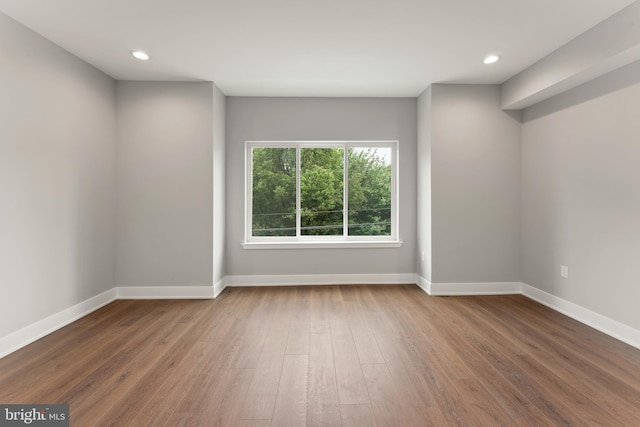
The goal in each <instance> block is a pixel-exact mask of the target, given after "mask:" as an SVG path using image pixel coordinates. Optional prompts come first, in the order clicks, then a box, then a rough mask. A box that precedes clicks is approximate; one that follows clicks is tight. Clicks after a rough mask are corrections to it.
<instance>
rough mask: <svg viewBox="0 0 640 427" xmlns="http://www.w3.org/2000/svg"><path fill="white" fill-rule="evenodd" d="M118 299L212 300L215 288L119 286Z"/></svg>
mask: <svg viewBox="0 0 640 427" xmlns="http://www.w3.org/2000/svg"><path fill="white" fill-rule="evenodd" d="M115 289H116V294H117V298H118V299H212V298H214V287H213V286H211V285H209V286H136V287H130V286H118V287H116V288H115Z"/></svg>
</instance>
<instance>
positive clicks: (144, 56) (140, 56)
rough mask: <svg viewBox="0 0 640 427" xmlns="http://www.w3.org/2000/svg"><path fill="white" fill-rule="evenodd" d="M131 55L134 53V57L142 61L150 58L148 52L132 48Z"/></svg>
mask: <svg viewBox="0 0 640 427" xmlns="http://www.w3.org/2000/svg"><path fill="white" fill-rule="evenodd" d="M131 55H133V57H134V58H136V59H139V60H141V61H148V60H149V55H148V54H147V53H146V52H143V51H141V50H132V51H131Z"/></svg>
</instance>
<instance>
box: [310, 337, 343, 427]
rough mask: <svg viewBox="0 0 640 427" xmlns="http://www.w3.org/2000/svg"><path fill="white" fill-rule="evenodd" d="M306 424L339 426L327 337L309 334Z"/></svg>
mask: <svg viewBox="0 0 640 427" xmlns="http://www.w3.org/2000/svg"><path fill="white" fill-rule="evenodd" d="M307 425H308V426H319V427H322V426H335V425H340V402H339V400H338V386H337V383H336V367H335V363H334V359H333V346H332V345H331V335H330V334H328V333H325V334H312V335H311V342H310V348H309V390H308V397H307Z"/></svg>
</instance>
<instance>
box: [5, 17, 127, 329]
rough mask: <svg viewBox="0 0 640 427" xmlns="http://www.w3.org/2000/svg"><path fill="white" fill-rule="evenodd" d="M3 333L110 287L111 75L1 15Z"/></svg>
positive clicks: (112, 217)
mask: <svg viewBox="0 0 640 427" xmlns="http://www.w3.org/2000/svg"><path fill="white" fill-rule="evenodd" d="M0 58H1V59H0V63H1V65H0V94H1V95H0V196H1V197H0V204H1V205H0V295H2V298H0V337H3V336H5V335H8V334H9V333H11V332H15V331H17V330H18V329H20V328H23V327H25V326H27V325H30V324H32V323H34V322H36V321H39V320H42V319H43V318H46V317H47V316H50V315H52V314H54V313H57V312H60V311H62V310H65V309H67V308H69V307H71V306H74V305H76V304H78V303H80V302H82V301H84V300H86V299H89V298H91V297H94V296H96V295H98V294H101V293H103V292H105V291H107V290H109V289H111V288H113V284H114V256H115V255H114V249H115V246H114V245H115V243H114V230H115V227H114V220H115V213H114V206H115V82H114V81H113V80H112V79H111V78H109V77H108V76H106V75H105V74H103V73H102V72H100V71H98V70H96V69H95V68H93V67H91V66H89V65H88V64H86V63H85V62H83V61H81V60H80V59H78V58H76V57H75V56H73V55H71V54H69V53H68V52H66V51H64V50H62V49H61V48H59V47H58V46H56V45H54V44H53V43H51V42H49V41H47V40H46V39H44V38H42V37H41V36H39V35H37V34H36V33H34V32H32V31H31V30H29V29H28V28H26V27H24V26H22V25H21V24H18V23H17V22H15V21H13V20H12V19H10V18H8V17H7V16H5V15H3V14H0Z"/></svg>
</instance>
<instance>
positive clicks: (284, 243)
mask: <svg viewBox="0 0 640 427" xmlns="http://www.w3.org/2000/svg"><path fill="white" fill-rule="evenodd" d="M398 145H399V144H398V141H397V140H378V141H371V140H368V141H245V225H244V229H245V239H244V242H243V243H242V246H243V247H244V248H245V249H294V248H295V249H302V248H316V249H317V248H327V249H329V248H331V249H335V248H395V247H400V246H401V245H402V241H400V240H399V238H398V228H399V224H398V223H399V220H398V219H399V200H398V193H399V191H398V173H399V171H398V169H399V168H398V159H399V155H398V149H399V148H398ZM253 147H272V148H296V149H297V150H296V188H300V182H299V180H300V150H299V148H306V147H308V148H324V147H326V148H338V147H342V148H344V155H345V158H346V157H347V154H348V151H347V150H348V148H351V147H389V148H391V235H390V236H347V235H346V232H347V229H348V197H345V199H346V200H345V205H344V212H345V213H344V216H345V218H344V221H343V224H344V228H345V233H344V234H345V235H343V236H297V237H264V236H259V237H254V236H251V232H252V221H251V215H252V200H253V197H252V196H253V183H252V181H253V179H252V177H253V173H252V172H253V171H252V150H251V149H252V148H253ZM347 174H348V168H347V163H346V161H345V168H344V192H345V195H347V194H348V179H347V176H348V175H347ZM296 228H297V229H298V230H299V228H300V194H299V192H296Z"/></svg>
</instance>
